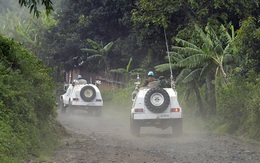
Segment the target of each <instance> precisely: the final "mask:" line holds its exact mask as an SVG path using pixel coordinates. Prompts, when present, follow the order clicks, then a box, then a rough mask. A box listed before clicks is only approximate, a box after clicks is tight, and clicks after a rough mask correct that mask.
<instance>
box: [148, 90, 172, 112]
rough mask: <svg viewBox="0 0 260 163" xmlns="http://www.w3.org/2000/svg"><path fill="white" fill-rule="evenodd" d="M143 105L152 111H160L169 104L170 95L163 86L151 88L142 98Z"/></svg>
mask: <svg viewBox="0 0 260 163" xmlns="http://www.w3.org/2000/svg"><path fill="white" fill-rule="evenodd" d="M144 102H145V106H146V107H147V108H148V109H149V110H150V111H151V112H154V113H162V112H163V111H165V110H166V109H167V107H168V105H169V104H170V96H169V94H168V93H167V91H166V90H164V89H163V88H151V89H150V90H149V91H148V92H147V93H146V95H145V98H144Z"/></svg>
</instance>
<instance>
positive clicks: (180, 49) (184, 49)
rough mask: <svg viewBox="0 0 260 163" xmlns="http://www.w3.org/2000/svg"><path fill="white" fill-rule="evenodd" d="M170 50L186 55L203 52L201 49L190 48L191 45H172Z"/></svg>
mask: <svg viewBox="0 0 260 163" xmlns="http://www.w3.org/2000/svg"><path fill="white" fill-rule="evenodd" d="M172 50H174V51H175V52H176V53H179V54H186V55H187V54H188V56H190V55H193V54H194V53H195V54H198V53H204V51H202V50H201V49H197V48H192V47H179V46H172Z"/></svg>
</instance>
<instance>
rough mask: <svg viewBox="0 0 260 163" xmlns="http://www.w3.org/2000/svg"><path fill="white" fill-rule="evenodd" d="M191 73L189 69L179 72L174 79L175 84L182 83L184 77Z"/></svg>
mask: <svg viewBox="0 0 260 163" xmlns="http://www.w3.org/2000/svg"><path fill="white" fill-rule="evenodd" d="M190 72H191V69H189V68H185V69H183V70H182V71H181V73H180V74H179V75H178V76H177V77H176V83H177V84H180V83H183V82H182V81H183V80H184V79H185V78H186V76H188V75H189V73H190Z"/></svg>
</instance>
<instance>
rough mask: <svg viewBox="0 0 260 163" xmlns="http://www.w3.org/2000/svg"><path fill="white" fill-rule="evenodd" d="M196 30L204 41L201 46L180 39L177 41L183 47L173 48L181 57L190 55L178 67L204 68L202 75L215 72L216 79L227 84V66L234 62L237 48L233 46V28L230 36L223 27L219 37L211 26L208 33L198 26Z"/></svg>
mask: <svg viewBox="0 0 260 163" xmlns="http://www.w3.org/2000/svg"><path fill="white" fill-rule="evenodd" d="M195 29H196V31H197V32H198V34H199V36H200V38H201V40H202V45H201V46H197V45H195V44H193V43H190V42H188V41H185V40H183V39H180V38H176V39H175V40H176V41H177V42H178V43H180V44H181V45H182V46H172V50H173V51H174V52H176V53H178V54H181V55H186V56H187V54H188V56H187V57H186V58H184V59H183V60H181V61H180V62H178V63H177V66H179V67H186V68H194V67H198V66H200V67H203V71H202V72H201V74H205V73H208V72H214V73H215V78H218V77H220V78H221V77H222V78H223V80H224V83H227V82H228V76H227V73H226V69H225V65H227V64H228V63H230V61H232V60H233V58H234V57H233V52H235V47H233V46H232V43H233V41H234V39H235V34H234V28H233V26H231V28H230V29H231V35H230V34H229V33H228V31H227V30H226V28H225V27H224V26H223V25H221V26H220V35H219V36H218V35H217V33H216V32H215V30H214V29H213V28H211V27H210V26H207V27H206V30H205V31H206V33H205V32H204V31H203V30H202V29H201V28H200V27H199V26H198V25H195Z"/></svg>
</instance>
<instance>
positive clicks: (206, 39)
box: [195, 24, 213, 48]
mask: <svg viewBox="0 0 260 163" xmlns="http://www.w3.org/2000/svg"><path fill="white" fill-rule="evenodd" d="M195 30H196V31H197V32H198V33H199V35H200V38H201V39H202V40H203V42H204V43H205V45H206V46H207V47H208V48H211V47H213V42H212V40H211V39H210V37H208V36H207V35H206V34H205V32H204V31H203V30H202V29H201V28H200V27H199V26H198V25H197V24H195ZM206 30H207V27H206Z"/></svg>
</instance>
